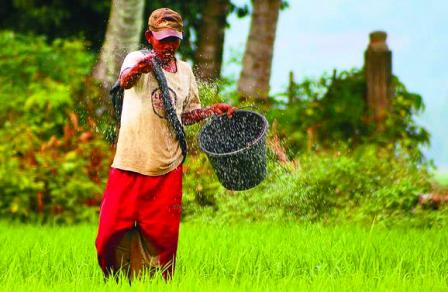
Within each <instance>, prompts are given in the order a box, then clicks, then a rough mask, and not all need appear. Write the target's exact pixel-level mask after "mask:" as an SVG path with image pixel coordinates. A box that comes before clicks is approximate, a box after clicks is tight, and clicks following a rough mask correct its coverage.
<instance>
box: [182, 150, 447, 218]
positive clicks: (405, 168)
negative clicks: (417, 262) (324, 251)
mask: <svg viewBox="0 0 448 292" xmlns="http://www.w3.org/2000/svg"><path fill="white" fill-rule="evenodd" d="M295 163H296V164H297V166H296V167H295V168H294V167H292V166H291V165H290V166H282V165H280V164H278V163H275V162H273V159H270V162H269V165H268V170H269V173H268V176H267V178H266V180H265V181H264V182H263V183H262V184H260V185H259V186H258V187H256V188H254V189H251V190H248V191H242V192H232V191H228V190H224V189H215V191H216V193H215V194H214V196H215V204H214V209H210V208H206V209H205V210H204V211H205V213H204V214H203V215H201V214H196V216H193V217H192V219H194V220H196V219H198V218H200V219H201V220H203V219H204V218H209V219H210V218H211V217H216V218H218V219H219V220H223V221H226V222H227V221H241V220H245V221H258V220H271V221H272V220H273V221H293V222H301V221H306V222H316V221H320V222H333V223H334V222H338V221H342V222H347V221H354V222H359V223H366V224H370V223H371V222H372V220H376V221H377V222H383V223H385V224H397V223H399V222H411V224H413V225H419V224H420V225H425V226H428V225H431V224H441V223H443V222H441V221H440V220H439V221H438V222H432V221H431V220H427V219H425V218H429V217H430V216H432V217H434V216H433V215H430V213H431V211H424V210H419V208H418V207H417V200H418V195H419V194H421V193H425V192H427V191H428V190H429V189H430V187H431V186H430V175H429V173H428V171H427V169H426V167H425V166H421V165H420V166H417V165H416V164H415V163H414V162H413V161H412V160H410V159H409V157H407V156H405V155H403V156H401V155H396V154H393V153H391V152H390V151H387V150H385V149H381V148H378V147H376V146H364V147H361V148H358V149H357V150H355V151H354V152H351V151H348V150H345V151H340V152H337V151H335V152H323V153H320V154H316V153H314V154H304V155H301V156H299V157H298V158H297V159H296V161H295ZM187 176H188V175H187ZM187 179H188V177H187ZM191 179H193V178H191ZM214 179H215V180H216V177H215V176H214ZM443 212H444V211H442V213H443ZM416 216H419V217H420V218H421V219H424V220H420V221H419V220H416V219H415V218H416ZM428 216H429V217H428ZM417 222H418V223H417Z"/></svg>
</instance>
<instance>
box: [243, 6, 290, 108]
mask: <svg viewBox="0 0 448 292" xmlns="http://www.w3.org/2000/svg"><path fill="white" fill-rule="evenodd" d="M280 2H281V0H252V4H253V13H252V20H251V24H250V32H249V37H248V39H247V44H246V51H245V52H244V58H243V68H242V71H241V76H240V80H239V82H238V93H239V95H240V96H241V98H242V99H243V100H244V99H247V98H249V97H253V98H255V99H256V100H258V101H262V102H264V101H266V99H267V97H268V94H269V80H270V77H271V65H272V55H273V51H274V40H275V32H276V28H277V20H278V15H279V10H280Z"/></svg>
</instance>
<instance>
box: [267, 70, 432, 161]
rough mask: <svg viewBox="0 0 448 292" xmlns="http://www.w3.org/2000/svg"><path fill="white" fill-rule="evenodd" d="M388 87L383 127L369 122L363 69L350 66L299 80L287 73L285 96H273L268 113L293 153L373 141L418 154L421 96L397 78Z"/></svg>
mask: <svg viewBox="0 0 448 292" xmlns="http://www.w3.org/2000/svg"><path fill="white" fill-rule="evenodd" d="M392 86H393V88H394V94H393V96H392V100H391V110H390V111H389V114H388V116H387V119H386V121H385V127H384V130H383V131H377V130H376V129H375V125H373V124H372V123H369V119H368V108H367V104H366V99H365V79H364V73H363V71H362V70H355V69H353V70H351V71H342V72H336V71H334V72H333V75H332V76H329V75H323V76H322V77H320V78H319V79H317V80H311V79H306V80H304V81H303V82H302V83H300V84H297V83H295V81H294V80H293V77H292V78H291V80H290V85H289V88H288V91H287V93H286V94H285V95H284V97H287V100H284V99H283V100H281V99H278V98H277V99H275V100H274V102H275V103H276V104H275V109H274V110H273V111H272V112H271V113H270V118H271V119H272V120H274V119H275V120H277V121H278V123H279V125H278V126H279V127H278V131H279V134H280V136H281V137H282V138H285V141H286V145H287V146H288V148H290V149H291V151H292V152H293V153H296V152H297V151H303V150H305V149H308V150H311V149H315V150H316V149H322V148H323V149H331V148H333V147H334V146H335V144H339V143H340V142H342V143H344V144H348V145H350V146H357V145H361V144H364V143H375V144H379V145H381V146H383V147H389V148H395V149H401V150H405V151H408V152H409V153H411V154H412V155H414V157H417V158H421V157H422V154H421V146H422V145H424V144H428V143H429V134H428V132H427V131H426V130H425V129H424V128H422V127H420V126H419V125H417V124H416V122H415V120H414V118H415V115H416V114H418V113H420V112H421V111H422V110H423V108H424V105H423V101H422V98H421V96H420V95H418V94H415V93H410V92H408V91H407V90H406V87H405V86H404V85H403V84H402V83H401V82H400V81H399V79H398V78H397V77H393V81H392ZM279 100H280V101H279Z"/></svg>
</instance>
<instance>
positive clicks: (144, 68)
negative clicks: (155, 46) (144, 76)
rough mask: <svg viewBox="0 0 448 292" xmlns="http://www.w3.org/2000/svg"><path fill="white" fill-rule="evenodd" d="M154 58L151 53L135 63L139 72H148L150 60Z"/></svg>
mask: <svg viewBox="0 0 448 292" xmlns="http://www.w3.org/2000/svg"><path fill="white" fill-rule="evenodd" d="M153 58H154V55H153V54H149V55H146V56H145V57H144V58H143V59H141V60H140V61H139V62H138V63H137V65H136V66H137V67H138V71H139V73H149V72H151V70H152V65H151V60H152V59H153Z"/></svg>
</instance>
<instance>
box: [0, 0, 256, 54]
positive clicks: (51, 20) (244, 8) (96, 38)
mask: <svg viewBox="0 0 448 292" xmlns="http://www.w3.org/2000/svg"><path fill="white" fill-rule="evenodd" d="M229 2H230V7H229V9H228V12H227V13H228V14H231V13H235V14H236V15H237V16H238V17H245V16H246V15H248V13H249V9H248V5H247V4H244V5H241V6H240V5H237V4H234V3H232V2H231V1H229ZM111 3H112V1H99V0H96V1H92V0H78V1H63V0H53V1H6V2H5V3H2V8H3V9H1V10H0V27H3V28H6V29H11V30H14V31H17V32H20V33H33V34H39V35H46V36H47V37H48V39H49V40H54V39H58V38H78V39H79V38H83V39H85V40H86V41H87V42H88V43H89V44H90V46H91V48H92V49H93V50H95V51H99V49H100V48H101V45H102V44H103V40H104V36H105V33H106V28H107V21H108V18H109V15H110V7H111ZM160 7H170V8H171V9H174V10H176V11H178V12H179V13H180V14H181V15H182V17H183V20H184V27H185V34H184V40H183V44H182V46H181V48H180V51H179V52H180V54H181V55H182V56H183V57H184V58H187V59H190V60H192V59H193V56H194V52H195V49H196V47H197V37H196V36H197V33H198V30H199V27H200V24H201V20H202V17H203V14H204V11H203V9H204V7H205V5H204V1H201V0H190V1H184V0H151V1H150V0H147V1H145V12H144V15H143V17H144V21H143V23H144V24H145V28H144V29H146V23H147V18H148V16H149V15H150V13H151V12H152V11H153V10H155V9H157V8H160ZM141 43H142V44H146V40H145V39H144V36H143V34H142V36H141Z"/></svg>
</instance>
